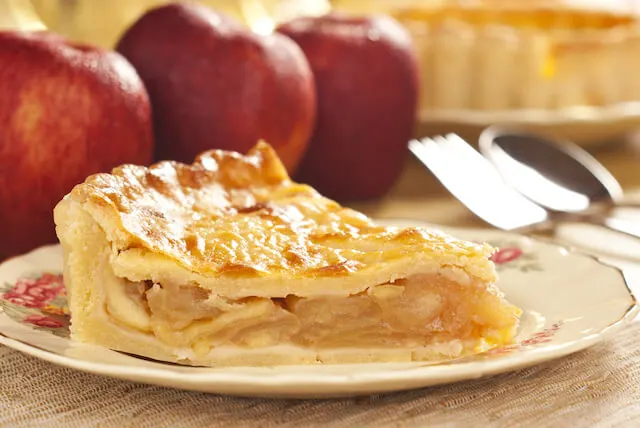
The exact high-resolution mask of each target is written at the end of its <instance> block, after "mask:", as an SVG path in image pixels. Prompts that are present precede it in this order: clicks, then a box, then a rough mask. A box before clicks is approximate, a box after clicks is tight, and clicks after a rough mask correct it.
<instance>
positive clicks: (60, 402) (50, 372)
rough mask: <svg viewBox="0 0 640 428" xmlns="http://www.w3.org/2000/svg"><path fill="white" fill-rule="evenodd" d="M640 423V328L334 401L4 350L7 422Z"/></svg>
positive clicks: (1, 409) (0, 388) (1, 382)
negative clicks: (441, 382)
mask: <svg viewBox="0 0 640 428" xmlns="http://www.w3.org/2000/svg"><path fill="white" fill-rule="evenodd" d="M319 425H324V426H326V425H330V426H340V427H343V426H344V427H364V426H434V425H438V426H452V427H455V426H463V427H466V426H469V427H475V426H497V427H501V426H504V427H521V426H522V427H526V426H532V427H533V426H535V427H567V426H571V427H572V428H573V427H581V426H585V427H586V426H604V427H609V426H610V427H621V426H640V322H634V323H633V324H632V325H631V326H629V327H628V328H627V329H626V330H625V331H623V332H622V333H620V334H619V335H618V336H616V337H615V338H614V339H612V340H609V341H608V342H605V343H603V344H600V345H597V346H595V347H593V348H591V349H588V350H586V351H582V352H579V353H577V354H574V355H572V356H569V357H566V358H563V359H560V360H556V361H552V362H548V363H545V364H542V365H539V366H535V367H532V368H528V369H525V370H521V371H517V372H513V373H508V374H503V375H499V376H495V377H491V378H485V379H481V380H476V381H472V382H463V383H458V384H453V385H446V386H439V387H432V388H426V389H421V390H415V391H409V392H402V393H393V394H386V395H379V396H372V397H358V398H349V399H335V400H266V399H248V398H234V397H226V396H216V395H208V394H202V393H195V392H187V391H179V390H172V389H167V388H162V387H156V386H149V385H142V384H136V383H131V382H126V381H120V380H115V379H110V378H105V377H100V376H95V375H91V374H86V373H82V372H78V371H75V370H70V369H65V368H61V367H58V366H55V365H53V364H49V363H46V362H43V361H40V360H38V359H36V358H33V357H29V356H26V355H23V354H21V353H19V352H16V351H13V350H11V349H9V348H6V347H2V346H0V426H2V427H5V426H8V427H14V426H15V427H49V426H51V427H111V426H113V427H140V428H142V427H168V426H175V427H223V426H251V427H254V426H255V427H263V426H264V427H269V426H278V427H296V428H299V427H306V426H319Z"/></svg>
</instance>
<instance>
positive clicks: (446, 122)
mask: <svg viewBox="0 0 640 428" xmlns="http://www.w3.org/2000/svg"><path fill="white" fill-rule="evenodd" d="M496 124H499V125H512V126H519V127H525V128H528V129H530V130H532V131H536V132H541V133H544V134H552V135H555V136H557V137H560V138H563V139H568V140H571V141H573V142H575V143H576V144H580V145H583V146H589V145H595V144H602V143H608V142H611V141H617V140H620V139H622V138H624V137H625V136H626V135H627V134H629V133H632V132H636V131H637V130H638V128H640V103H638V102H629V103H621V104H616V105H613V106H609V107H571V108H565V109H559V110H524V109H523V110H504V111H477V110H435V111H428V110H423V111H421V112H420V113H419V118H418V127H417V130H416V133H417V134H418V136H429V135H442V134H446V133H448V132H455V133H457V134H459V135H460V136H461V137H463V138H465V139H466V140H467V141H469V142H473V141H477V139H478V136H479V135H480V132H481V131H482V130H483V129H484V128H486V127H488V126H491V125H496Z"/></svg>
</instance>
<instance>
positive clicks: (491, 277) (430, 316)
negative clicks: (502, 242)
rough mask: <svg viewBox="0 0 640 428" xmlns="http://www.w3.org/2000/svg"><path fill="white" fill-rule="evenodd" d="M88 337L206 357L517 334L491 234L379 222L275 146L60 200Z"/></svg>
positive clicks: (58, 218) (282, 359) (164, 165)
mask: <svg viewBox="0 0 640 428" xmlns="http://www.w3.org/2000/svg"><path fill="white" fill-rule="evenodd" d="M54 214H55V222H56V228H57V233H58V237H59V239H60V242H61V244H62V248H63V252H64V276H65V283H66V286H67V288H68V293H69V305H70V311H71V316H72V323H71V332H72V336H73V338H74V339H76V340H79V341H83V342H89V343H94V344H98V345H102V346H105V347H108V348H111V349H114V350H118V351H124V352H128V353H132V354H137V355H141V356H145V357H150V358H154V359H158V360H164V361H171V362H177V363H183V364H195V365H207V366H213V365H275V364H313V363H347V362H370V361H413V360H441V359H448V358H454V357H458V356H461V355H467V354H470V353H476V352H480V351H483V350H486V349H489V348H491V347H495V346H500V345H503V344H506V343H509V342H510V341H511V340H512V338H513V336H514V333H515V329H516V327H517V324H518V317H519V313H520V311H519V309H518V308H516V307H515V306H513V305H511V304H510V303H508V302H507V301H506V300H505V299H504V297H503V295H502V294H501V293H500V291H499V290H498V289H497V288H496V286H495V285H494V282H495V281H496V273H495V270H494V265H493V263H492V262H491V261H490V260H489V256H490V254H491V251H492V249H491V248H490V247H489V246H488V245H484V244H476V243H471V242H466V241H461V240H458V239H455V238H453V237H450V236H447V235H445V234H443V233H440V232H436V231H432V230H427V229H424V228H417V227H412V228H395V227H387V226H379V225H376V224H375V223H374V222H373V221H372V220H371V219H369V218H368V217H366V216H365V215H363V214H361V213H359V212H356V211H353V210H350V209H347V208H343V207H342V206H340V205H339V204H338V203H336V202H334V201H332V200H329V199H327V198H325V197H323V196H321V195H320V194H318V193H317V192H316V191H315V190H314V189H313V188H311V187H309V186H306V185H303V184H298V183H295V182H293V181H291V180H290V178H289V177H288V175H287V173H286V171H285V169H284V167H283V166H282V164H281V163H280V160H279V159H278V157H277V155H276V154H275V152H274V151H273V149H272V148H271V147H270V146H268V145H267V144H265V143H260V144H258V145H257V146H256V147H255V148H254V149H253V150H252V151H251V152H250V153H248V154H247V155H246V156H243V155H240V154H238V153H234V152H226V151H210V152H207V153H204V154H202V155H200V156H199V157H198V159H197V160H196V161H195V163H194V164H193V165H185V164H181V163H176V162H161V163H158V164H155V165H152V166H150V167H148V168H146V167H142V166H134V165H124V166H121V167H118V168H116V169H114V170H113V172H112V173H111V174H97V175H93V176H91V177H89V178H87V180H86V181H85V182H84V183H83V184H80V185H78V186H76V187H75V188H74V189H73V191H72V192H71V193H70V194H69V195H67V196H66V197H65V198H64V199H63V200H62V201H61V202H60V203H59V204H58V206H57V207H56V208H55V213H54Z"/></svg>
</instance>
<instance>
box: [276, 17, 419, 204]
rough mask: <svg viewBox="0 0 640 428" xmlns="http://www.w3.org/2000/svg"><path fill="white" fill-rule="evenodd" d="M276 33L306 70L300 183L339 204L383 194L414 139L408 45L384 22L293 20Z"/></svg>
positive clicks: (414, 83) (413, 68)
mask: <svg viewBox="0 0 640 428" xmlns="http://www.w3.org/2000/svg"><path fill="white" fill-rule="evenodd" d="M278 31H279V32H281V33H283V34H286V35H288V36H289V37H291V38H292V39H294V40H295V41H296V42H297V43H298V45H299V46H300V47H301V48H302V50H303V51H304V53H305V55H306V56H307V59H308V60H309V63H310V64H311V69H312V70H313V74H314V78H315V83H316V96H317V98H318V111H317V117H316V126H315V130H314V132H313V136H312V138H311V142H310V145H309V149H308V151H307V153H306V155H305V157H304V160H303V161H302V164H301V165H300V167H299V169H298V171H299V177H298V178H299V179H300V180H301V181H304V182H308V183H309V184H311V185H313V186H314V187H316V188H317V189H318V190H319V191H320V192H322V193H324V194H326V195H327V196H330V197H333V198H335V199H339V200H345V199H366V198H373V197H378V196H381V195H382V194H384V193H385V192H386V191H388V190H389V188H390V187H391V186H392V185H393V183H394V182H395V180H396V179H397V177H398V175H399V173H400V171H401V169H402V166H403V160H404V159H405V156H406V152H407V142H408V140H409V139H410V137H411V135H412V131H413V126H414V120H415V116H416V109H417V94H418V72H417V61H416V58H415V56H414V53H413V47H412V42H411V37H410V35H409V34H408V32H407V31H405V30H404V28H403V27H402V26H401V25H400V24H399V23H398V22H396V21H395V20H393V19H392V18H390V17H385V16H374V17H346V16H340V15H336V14H330V15H325V16H321V17H310V18H298V19H295V20H293V21H290V22H288V23H285V24H283V25H281V26H280V27H279V29H278Z"/></svg>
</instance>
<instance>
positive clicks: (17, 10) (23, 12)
mask: <svg viewBox="0 0 640 428" xmlns="http://www.w3.org/2000/svg"><path fill="white" fill-rule="evenodd" d="M46 29H47V27H46V25H44V23H43V22H42V20H41V19H40V17H39V16H38V14H37V13H36V11H35V9H34V8H33V5H32V4H31V2H30V1H29V0H0V31H16V30H18V31H42V30H46Z"/></svg>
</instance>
